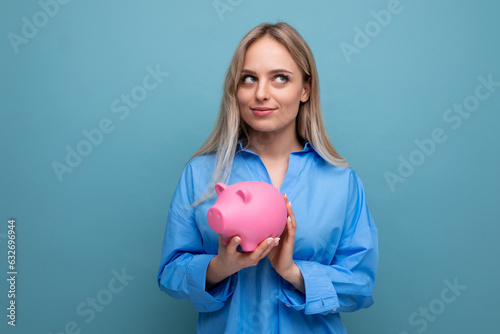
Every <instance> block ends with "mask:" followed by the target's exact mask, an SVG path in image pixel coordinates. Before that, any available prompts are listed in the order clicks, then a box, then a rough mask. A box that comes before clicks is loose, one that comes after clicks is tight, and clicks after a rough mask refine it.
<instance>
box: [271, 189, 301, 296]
mask: <svg viewBox="0 0 500 334" xmlns="http://www.w3.org/2000/svg"><path fill="white" fill-rule="evenodd" d="M283 199H284V200H285V202H286V210H287V216H288V217H287V222H286V227H285V230H284V231H283V233H282V234H281V238H280V242H279V246H277V247H275V248H273V249H272V250H271V251H270V252H269V254H268V255H267V257H268V258H269V261H271V264H272V265H273V267H274V269H275V270H276V272H277V273H278V274H279V275H280V276H281V277H283V279H285V280H287V281H288V282H290V283H291V284H292V285H293V286H294V287H295V288H296V289H297V290H299V291H301V292H302V293H304V291H305V287H304V278H303V277H302V274H301V272H300V270H299V267H298V266H297V264H296V263H295V262H294V261H293V248H294V245H295V230H296V229H297V222H296V221H295V214H294V213H293V210H292V203H291V202H290V201H289V200H288V197H287V196H286V194H283Z"/></svg>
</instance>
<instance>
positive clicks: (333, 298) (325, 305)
mask: <svg viewBox="0 0 500 334" xmlns="http://www.w3.org/2000/svg"><path fill="white" fill-rule="evenodd" d="M295 263H296V264H297V266H298V267H299V269H300V272H301V274H302V277H303V278H304V286H305V294H303V293H301V292H300V291H298V290H297V289H295V287H294V286H293V285H292V284H291V283H289V282H288V281H285V280H283V282H284V284H283V286H282V289H281V293H280V294H279V295H278V299H279V300H280V301H282V302H283V303H285V304H286V305H287V306H290V307H291V308H293V309H295V310H304V313H305V314H317V313H322V314H325V313H330V312H336V311H337V309H338V308H339V306H340V304H339V300H338V297H337V292H336V291H335V288H334V287H333V284H332V282H331V281H330V279H329V277H328V275H327V273H326V272H325V270H324V269H323V267H322V265H321V264H319V263H316V262H311V261H302V260H295Z"/></svg>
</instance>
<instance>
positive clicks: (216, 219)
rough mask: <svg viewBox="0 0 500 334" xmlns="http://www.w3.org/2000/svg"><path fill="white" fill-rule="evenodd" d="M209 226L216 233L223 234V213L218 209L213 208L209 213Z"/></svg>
mask: <svg viewBox="0 0 500 334" xmlns="http://www.w3.org/2000/svg"><path fill="white" fill-rule="evenodd" d="M207 221H208V225H210V227H211V228H212V230H214V232H217V233H221V232H222V229H223V227H224V221H223V217H222V212H221V211H220V210H219V209H217V208H216V207H212V208H210V209H209V210H208V213H207Z"/></svg>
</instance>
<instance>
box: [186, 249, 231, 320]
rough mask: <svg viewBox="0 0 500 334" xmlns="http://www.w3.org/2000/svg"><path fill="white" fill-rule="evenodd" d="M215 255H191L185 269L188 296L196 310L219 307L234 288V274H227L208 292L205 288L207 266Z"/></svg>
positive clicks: (210, 310)
mask: <svg viewBox="0 0 500 334" xmlns="http://www.w3.org/2000/svg"><path fill="white" fill-rule="evenodd" d="M214 256H215V255H211V254H198V255H196V256H193V258H192V259H191V262H190V264H189V267H188V269H187V274H186V275H187V277H186V279H187V283H188V289H189V296H190V299H191V302H192V303H193V306H194V308H195V310H196V311H197V312H213V311H217V310H219V309H221V308H222V307H223V306H224V304H225V302H226V300H227V299H228V298H229V296H231V294H232V293H233V290H234V280H235V278H233V276H234V275H232V276H229V277H228V278H226V279H225V280H223V281H222V282H220V283H219V284H217V286H215V287H214V288H213V289H210V291H209V292H207V291H206V290H205V283H206V275H207V268H208V264H209V263H210V260H212V258H213V257H214Z"/></svg>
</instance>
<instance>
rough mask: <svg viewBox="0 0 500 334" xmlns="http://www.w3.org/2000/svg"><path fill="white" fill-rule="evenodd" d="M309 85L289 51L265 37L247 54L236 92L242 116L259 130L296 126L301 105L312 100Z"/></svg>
mask: <svg viewBox="0 0 500 334" xmlns="http://www.w3.org/2000/svg"><path fill="white" fill-rule="evenodd" d="M309 87H310V86H309V84H308V83H305V82H303V79H302V72H301V70H300V68H299V66H298V65H297V63H295V61H294V60H293V58H292V56H291V55H290V53H289V52H288V50H287V49H286V48H285V47H284V46H283V45H282V44H280V43H279V42H277V41H276V40H274V39H272V38H271V37H269V36H264V37H262V38H260V39H258V40H257V41H255V42H254V43H253V44H251V45H250V47H249V48H248V49H247V52H246V55H245V62H244V64H243V69H242V73H241V78H240V83H239V85H238V91H237V99H238V105H239V108H240V113H241V117H242V118H243V120H244V121H245V123H247V124H248V125H249V126H250V127H251V128H252V129H253V130H255V131H259V132H260V131H262V132H273V131H275V132H276V131H277V132H279V131H282V130H285V129H288V128H289V127H293V128H294V129H295V119H296V117H297V113H298V111H299V105H300V102H306V101H307V100H308V99H309V90H310V88H309Z"/></svg>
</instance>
